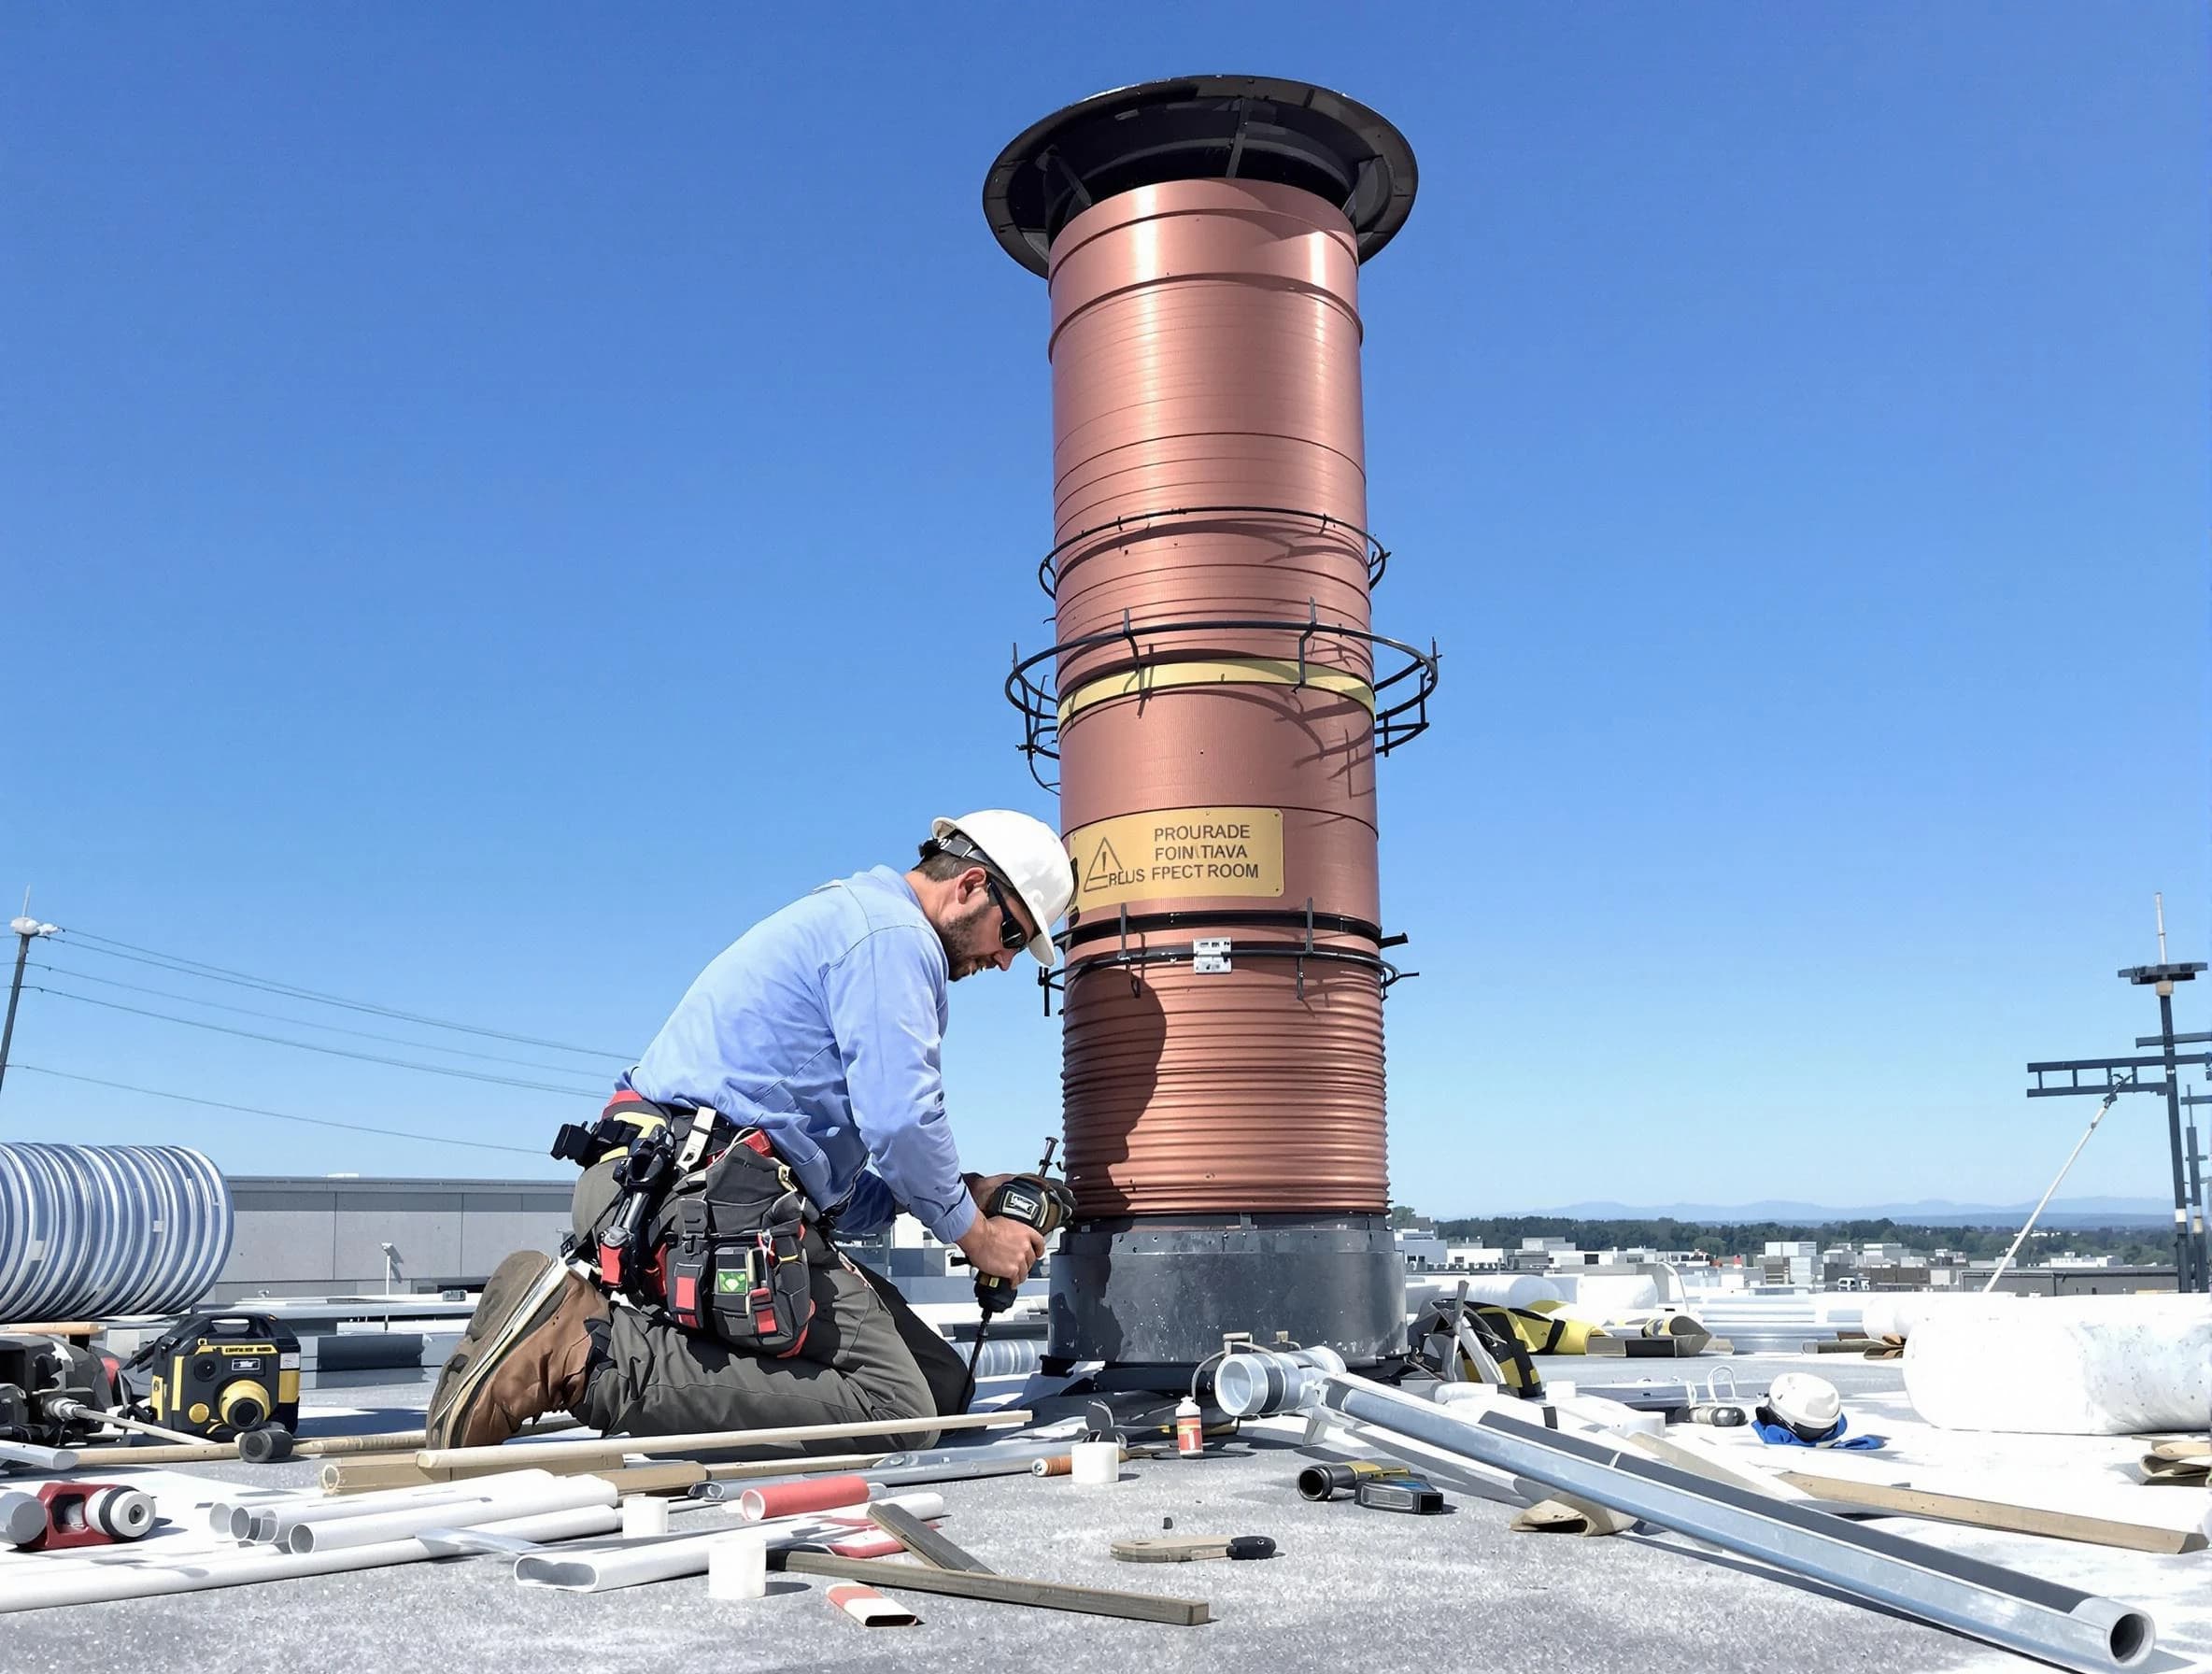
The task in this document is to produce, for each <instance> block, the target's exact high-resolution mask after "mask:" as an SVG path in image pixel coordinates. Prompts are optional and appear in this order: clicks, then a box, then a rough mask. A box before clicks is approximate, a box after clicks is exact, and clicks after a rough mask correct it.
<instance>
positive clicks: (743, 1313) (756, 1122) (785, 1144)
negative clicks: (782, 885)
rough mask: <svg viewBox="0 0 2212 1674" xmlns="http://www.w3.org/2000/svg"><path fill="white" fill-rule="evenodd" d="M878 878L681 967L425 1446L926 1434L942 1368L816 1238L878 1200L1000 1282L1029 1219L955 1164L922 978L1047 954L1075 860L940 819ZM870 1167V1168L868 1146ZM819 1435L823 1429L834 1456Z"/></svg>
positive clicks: (856, 1225) (904, 1439)
mask: <svg viewBox="0 0 2212 1674" xmlns="http://www.w3.org/2000/svg"><path fill="white" fill-rule="evenodd" d="M931 830H932V834H931V836H930V838H929V842H927V843H925V844H922V851H921V858H920V860H919V861H918V863H917V864H915V866H914V867H913V868H912V869H911V870H909V871H908V872H904V873H903V874H901V873H900V872H896V871H894V870H892V869H891V868H890V867H887V866H879V867H876V868H874V869H873V870H872V871H869V872H860V873H858V875H856V876H853V877H849V878H844V879H840V880H839V881H837V882H835V883H831V884H825V885H824V886H823V887H821V888H819V889H816V890H815V891H814V892H813V893H812V894H810V895H807V896H804V897H802V898H801V900H799V901H795V902H793V903H792V904H791V905H790V906H787V907H786V908H785V909H783V911H781V912H779V913H776V914H774V915H772V916H770V917H768V918H766V919H763V920H762V921H761V922H760V923H759V924H757V925H755V926H754V927H753V928H752V929H750V930H748V931H746V932H745V934H744V936H742V937H740V938H739V939H738V941H737V942H736V943H733V944H732V945H731V946H730V947H729V948H728V949H726V950H725V951H724V952H723V953H722V954H721V956H720V957H719V958H716V960H715V961H714V962H713V963H712V964H710V965H709V966H708V967H707V968H706V970H705V971H704V972H702V973H701V974H700V977H699V980H698V981H696V982H695V983H693V984H692V985H691V987H690V989H689V991H688V993H686V994H685V996H684V998H683V999H682V1000H680V1001H679V1002H678V1003H677V1005H676V1009H675V1011H674V1014H673V1015H671V1016H670V1018H669V1020H668V1021H667V1023H665V1024H664V1025H662V1027H661V1029H660V1032H659V1034H658V1035H656V1036H655V1037H654V1039H653V1042H652V1044H651V1045H650V1046H648V1047H647V1048H646V1049H645V1057H643V1058H641V1059H640V1060H639V1062H638V1064H637V1067H636V1068H635V1069H633V1070H631V1071H630V1072H629V1073H628V1074H626V1075H624V1076H623V1077H622V1078H621V1081H620V1082H619V1084H618V1085H617V1089H616V1093H615V1097H614V1099H612V1100H611V1101H610V1102H609V1103H608V1105H607V1107H606V1110H605V1112H604V1113H603V1114H602V1116H601V1117H600V1120H599V1122H598V1123H597V1124H595V1125H594V1126H592V1127H590V1128H581V1127H571V1128H564V1129H562V1135H561V1139H560V1142H558V1143H557V1144H556V1146H555V1149H554V1155H556V1156H566V1157H569V1158H571V1159H573V1160H575V1161H577V1162H579V1163H584V1164H587V1165H588V1166H587V1167H586V1169H585V1172H584V1177H583V1179H582V1180H581V1181H579V1182H578V1183H577V1186H576V1192H575V1202H574V1232H575V1236H574V1243H573V1245H572V1247H571V1258H570V1259H567V1260H560V1259H556V1258H554V1257H552V1256H545V1255H542V1254H539V1253H537V1252H535V1251H524V1252H521V1253H519V1254H517V1255H514V1256H508V1257H507V1258H506V1259H505V1260H504V1261H503V1262H502V1263H500V1265H499V1268H498V1270H496V1271H495V1272H494V1273H493V1274H492V1276H491V1278H490V1281H489V1283H488V1284H486V1285H485V1286H484V1295H483V1298H482V1299H481V1300H480V1301H479V1302H478V1303H477V1305H476V1311H475V1314H474V1316H473V1317H472V1318H471V1319H470V1321H469V1325H468V1329H467V1331H466V1332H465V1333H464V1334H463V1336H462V1337H461V1342H460V1344H459V1346H458V1348H457V1349H456V1350H455V1352H454V1355H453V1356H452V1358H450V1359H449V1360H447V1363H446V1366H445V1369H444V1370H443V1372H441V1373H440V1375H439V1378H438V1383H437V1387H436V1389H435V1390H433V1391H432V1395H431V1401H430V1414H429V1426H428V1428H429V1442H430V1445H431V1446H432V1447H452V1446H461V1447H466V1446H476V1445H480V1444H484V1443H489V1442H498V1441H504V1440H506V1439H507V1438H508V1437H510V1436H512V1435H514V1434H515V1432H516V1431H517V1430H518V1429H519V1428H521V1427H522V1426H523V1425H525V1424H527V1423H528V1422H529V1421H530V1420H532V1418H535V1417H537V1416H538V1415H539V1414H541V1413H545V1412H555V1411H566V1412H573V1413H574V1415H575V1416H576V1417H577V1418H578V1419H580V1420H581V1421H583V1422H584V1423H585V1424H587V1425H588V1426H591V1427H592V1428H593V1429H596V1430H599V1431H601V1432H603V1433H608V1434H612V1433H615V1432H626V1433H628V1434H631V1435H637V1436H650V1435H668V1434H672V1433H674V1432H678V1431H688V1430H727V1429H756V1428H770V1427H778V1426H796V1425H818V1424H840V1423H849V1422H858V1421H869V1420H878V1421H895V1420H899V1419H905V1418H912V1419H915V1420H917V1421H918V1422H917V1423H916V1424H915V1429H914V1431H913V1432H912V1433H911V1434H909V1435H903V1436H900V1437H896V1438H891V1439H888V1440H885V1441H884V1442H883V1444H882V1445H884V1446H885V1447H886V1448H888V1447H892V1446H894V1445H898V1446H905V1447H917V1446H927V1445H928V1444H929V1440H930V1439H931V1437H932V1435H933V1430H932V1427H931V1426H930V1425H929V1423H928V1421H929V1419H931V1418H934V1417H936V1416H938V1415H940V1414H944V1413H949V1412H956V1411H957V1410H958V1408H959V1406H960V1404H961V1403H962V1402H963V1401H964V1400H965V1398H966V1392H967V1391H966V1368H965V1366H964V1364H963V1363H962V1361H961V1358H960V1356H959V1355H957V1354H956V1353H955V1352H954V1351H953V1349H952V1347H951V1345H950V1344H949V1343H947V1342H946V1341H944V1340H943V1338H941V1337H940V1336H939V1335H938V1334H937V1333H936V1332H935V1331H933V1330H931V1329H930V1328H929V1326H926V1325H924V1324H923V1323H922V1322H921V1321H920V1320H919V1319H917V1318H915V1313H914V1311H913V1310H912V1309H910V1308H909V1307H908V1306H907V1305H906V1301H905V1299H904V1298H902V1297H900V1294H899V1293H898V1291H897V1290H896V1289H895V1288H893V1286H892V1285H891V1284H890V1282H889V1281H888V1280H886V1279H884V1278H881V1277H879V1276H878V1275H876V1274H875V1273H872V1272H871V1271H869V1270H867V1269H865V1268H863V1267H861V1266H859V1265H858V1263H856V1262H854V1261H852V1260H850V1259H849V1258H847V1257H846V1256H844V1255H843V1254H842V1253H841V1252H840V1251H839V1250H838V1248H837V1245H836V1242H835V1234H836V1233H837V1232H841V1231H842V1232H844V1233H851V1234H861V1233H869V1232H873V1231H876V1230H877V1229H879V1228H881V1227H886V1226H887V1225H888V1224H889V1223H890V1222H891V1220H892V1219H893V1218H894V1217H895V1216H896V1215H897V1214H898V1213H900V1211H901V1210H904V1211H905V1212H907V1213H911V1214H913V1215H915V1217H917V1218H918V1219H919V1220H920V1221H921V1222H922V1224H923V1225H924V1226H925V1227H928V1228H929V1230H930V1231H931V1232H932V1233H934V1234H935V1235H936V1236H937V1237H938V1238H939V1239H941V1240H943V1241H944V1242H946V1243H949V1244H957V1245H958V1246H959V1248H960V1249H961V1250H962V1251H963V1252H964V1253H965V1254H966V1255H967V1256H968V1259H969V1260H970V1261H971V1263H973V1264H974V1266H975V1268H976V1270H978V1271H979V1272H984V1273H990V1274H993V1275H995V1276H997V1277H999V1278H1001V1279H1006V1280H1010V1281H1012V1282H1014V1283H1015V1284H1019V1283H1020V1282H1021V1280H1022V1279H1023V1278H1025V1277H1026V1276H1027V1275H1028V1271H1029V1269H1030V1268H1031V1267H1032V1266H1033V1265H1034V1264H1035V1262H1036V1260H1037V1258H1038V1256H1041V1255H1042V1254H1043V1240H1042V1238H1041V1237H1040V1236H1039V1235H1038V1234H1037V1232H1036V1231H1035V1230H1034V1229H1033V1228H1031V1227H1027V1226H1025V1225H1023V1224H1022V1223H1020V1222H1019V1221H1014V1220H1010V1219H1006V1218H1004V1217H1000V1216H992V1215H985V1214H984V1213H983V1212H982V1207H981V1206H982V1204H983V1203H984V1202H985V1201H987V1200H988V1199H989V1198H990V1196H991V1193H992V1191H993V1190H994V1189H995V1188H996V1186H997V1185H999V1184H1000V1182H1001V1181H1003V1180H1004V1179H1006V1178H1007V1176H1005V1175H996V1176H992V1177H990V1178H987V1179H985V1178H979V1177H978V1176H975V1175H972V1174H969V1175H963V1174H962V1173H961V1171H960V1166H959V1159H958V1153H957V1149H956V1148H955V1146H954V1143H953V1136H952V1131H951V1129H950V1128H948V1127H947V1126H946V1123H945V1114H944V1088H943V1082H942V1080H941V1078H940V1075H939V1070H938V1052H939V1044H940V1042H941V1040H942V1038H943V1031H944V1027H945V1019H946V986H947V984H949V983H954V982H957V981H959V980H960V979H961V978H962V977H965V976H971V975H972V974H974V973H975V972H979V971H985V970H991V969H996V970H1000V971H1004V970H1006V969H1008V968H1009V967H1010V966H1012V964H1013V963H1014V959H1015V958H1016V957H1017V956H1018V955H1019V954H1020V953H1021V952H1022V951H1023V950H1024V949H1025V948H1026V949H1027V950H1028V952H1029V953H1030V954H1031V955H1032V956H1034V957H1035V958H1037V959H1038V960H1039V961H1040V962H1041V963H1042V964H1043V965H1045V966H1046V967H1048V968H1049V967H1050V966H1051V964H1052V962H1053V944H1052V939H1051V935H1050V930H1051V927H1052V925H1053V923H1054V921H1055V920H1056V919H1058V918H1059V917H1060V915H1062V914H1064V913H1065V912H1066V911H1067V910H1068V905H1069V902H1070V901H1071V899H1072V898H1073V895H1074V892H1075V880H1074V874H1073V872H1072V870H1071V867H1070V864H1069V860H1068V857H1067V855H1066V853H1065V851H1063V850H1062V848H1061V847H1060V843H1059V839H1058V838H1057V837H1056V836H1055V835H1054V833H1053V831H1052V829H1051V828H1050V827H1049V826H1046V825H1045V824H1043V823H1042V821H1040V820H1035V819H1032V818H1030V817H1029V816H1028V815H1026V814H1014V813H1011V812H1008V811H1006V810H1004V809H988V810H985V811H984V812H982V813H978V814H971V815H970V816H967V817H966V818H964V819H957V820H950V819H940V820H938V821H936V822H935V824H934V826H933V827H932V829H931ZM871 1165H872V1166H871ZM839 1445H841V1444H838V1443H826V1444H825V1447H826V1448H828V1449H829V1450H830V1451H834V1450H835V1449H836V1448H837V1447H838V1446H839Z"/></svg>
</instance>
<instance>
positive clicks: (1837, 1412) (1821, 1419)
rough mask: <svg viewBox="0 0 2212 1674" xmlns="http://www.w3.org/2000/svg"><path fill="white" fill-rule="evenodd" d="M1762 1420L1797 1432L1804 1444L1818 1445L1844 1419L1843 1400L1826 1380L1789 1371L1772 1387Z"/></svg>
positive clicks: (1761, 1408)
mask: <svg viewBox="0 0 2212 1674" xmlns="http://www.w3.org/2000/svg"><path fill="white" fill-rule="evenodd" d="M1759 1416H1760V1417H1761V1418H1762V1419H1764V1420H1765V1422H1766V1423H1768V1424H1779V1425H1780V1426H1782V1427H1783V1428H1784V1429H1789V1430H1794V1431H1795V1432H1796V1433H1797V1438H1798V1440H1801V1441H1817V1440H1820V1439H1821V1438H1822V1437H1823V1436H1825V1435H1827V1434H1828V1432H1829V1431H1831V1430H1833V1429H1834V1428H1835V1427H1836V1420H1837V1419H1839V1418H1841V1417H1842V1416H1843V1397H1841V1396H1840V1395H1838V1394H1836V1385H1835V1384H1833V1383H1829V1382H1828V1380H1827V1379H1826V1378H1816V1377H1814V1376H1813V1375H1812V1373H1810V1372H1808V1371H1786V1372H1784V1373H1782V1375H1781V1376H1780V1377H1779V1378H1777V1379H1775V1381H1774V1382H1773V1383H1772V1384H1770V1385H1769V1386H1768V1388H1767V1391H1766V1399H1765V1401H1763V1402H1761V1403H1760V1407H1759Z"/></svg>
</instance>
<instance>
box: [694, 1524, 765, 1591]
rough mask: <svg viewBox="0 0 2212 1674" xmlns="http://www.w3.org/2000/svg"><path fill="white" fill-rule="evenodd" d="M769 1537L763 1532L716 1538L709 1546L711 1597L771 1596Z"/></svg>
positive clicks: (708, 1584) (707, 1585)
mask: <svg viewBox="0 0 2212 1674" xmlns="http://www.w3.org/2000/svg"><path fill="white" fill-rule="evenodd" d="M768 1539H769V1538H768V1536H767V1535H765V1534H763V1533H761V1532H760V1531H759V1529H744V1530H741V1531H740V1532H738V1533H737V1534H734V1535H716V1536H715V1537H714V1538H713V1539H710V1540H709V1541H708V1542H707V1547H706V1596H708V1597H709V1598H765V1597H767V1596H768Z"/></svg>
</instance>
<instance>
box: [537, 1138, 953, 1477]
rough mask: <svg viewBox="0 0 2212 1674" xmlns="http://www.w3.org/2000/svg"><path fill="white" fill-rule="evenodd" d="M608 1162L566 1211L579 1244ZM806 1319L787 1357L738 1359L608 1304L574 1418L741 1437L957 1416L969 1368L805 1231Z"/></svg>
mask: <svg viewBox="0 0 2212 1674" xmlns="http://www.w3.org/2000/svg"><path fill="white" fill-rule="evenodd" d="M614 1174H615V1164H614V1161H613V1159H609V1160H608V1161H606V1162H603V1163H601V1164H599V1165H598V1166H596V1167H594V1168H591V1169H588V1170H585V1173H584V1177H583V1178H582V1179H581V1180H579V1181H578V1182H577V1183H576V1192H575V1199H574V1204H573V1207H572V1215H573V1219H574V1227H575V1232H576V1241H577V1243H578V1245H579V1246H584V1245H587V1244H588V1242H589V1241H590V1234H591V1230H592V1228H593V1227H596V1226H597V1225H598V1223H599V1217H600V1215H601V1214H602V1213H603V1212H604V1211H605V1209H606V1206H607V1204H608V1203H609V1202H611V1201H612V1200H613V1199H614V1195H615V1183H614ZM806 1261H807V1274H808V1283H809V1285H810V1287H811V1294H812V1297H813V1299H814V1305H815V1314H814V1323H813V1324H812V1325H811V1326H809V1327H808V1329H807V1333H806V1341H805V1343H804V1344H803V1345H802V1346H801V1349H800V1351H799V1353H798V1354H796V1355H792V1356H791V1357H790V1358H788V1359H783V1360H779V1359H773V1358H770V1357H769V1356H767V1355H756V1354H751V1353H748V1352H747V1351H746V1350H744V1349H740V1348H733V1347H731V1346H730V1344H728V1343H725V1342H722V1341H718V1340H716V1339H715V1338H712V1337H708V1336H704V1335H702V1334H701V1333H698V1332H692V1331H685V1330H682V1329H680V1328H678V1327H677V1326H674V1325H671V1324H668V1323H667V1322H666V1321H663V1320H660V1319H658V1318H655V1317H653V1316H650V1315H647V1314H644V1313H641V1312H638V1311H637V1310H636V1309H634V1308H627V1307H622V1306H617V1308H616V1309H615V1311H614V1320H613V1323H612V1325H611V1326H610V1327H609V1331H608V1352H609V1355H610V1357H611V1360H612V1364H611V1365H608V1366H604V1367H603V1368H601V1369H599V1370H597V1371H596V1372H594V1373H593V1374H592V1377H591V1381H590V1382H589V1383H588V1384H587V1385H586V1387H585V1391H584V1398H583V1401H582V1402H581V1404H580V1405H578V1407H577V1408H576V1410H575V1416H576V1417H577V1418H579V1419H581V1420H582V1421H583V1422H584V1423H586V1424H588V1425H590V1426H592V1427H593V1428H595V1429H597V1430H600V1431H601V1432H603V1433H612V1432H614V1431H617V1430H619V1431H624V1432H627V1433H628V1434H630V1435H632V1436H668V1435H674V1434H677V1433H679V1432H682V1431H686V1430H751V1429H768V1428H778V1427H781V1426H787V1425H815V1424H852V1423H859V1422H864V1421H866V1420H870V1419H886V1420H887V1419H900V1418H920V1419H927V1418H932V1417H936V1416H938V1415H939V1414H941V1413H949V1412H956V1411H957V1410H958V1406H959V1401H960V1397H961V1392H962V1389H963V1387H964V1385H965V1383H966V1382H967V1374H968V1368H967V1363H966V1362H965V1361H964V1360H963V1359H962V1358H961V1357H960V1355H958V1354H957V1353H956V1352H955V1351H954V1349H953V1347H952V1345H951V1344H950V1343H948V1342H946V1341H944V1339H943V1338H942V1337H940V1336H939V1335H938V1334H937V1333H936V1332H935V1331H933V1330H931V1329H930V1328H929V1326H926V1325H924V1324H923V1323H922V1322H921V1321H920V1320H919V1319H917V1318H916V1317H915V1312H914V1310H913V1309H911V1308H909V1307H908V1306H907V1305H906V1298H903V1297H901V1296H900V1294H899V1292H898V1290H897V1289H896V1288H895V1287H894V1286H893V1285H892V1284H891V1282H890V1281H889V1280H888V1279H884V1278H879V1277H878V1276H877V1275H875V1274H874V1273H872V1272H870V1271H869V1270H867V1269H866V1268H864V1267H862V1266H860V1264H859V1263H858V1262H856V1261H850V1260H848V1259H846V1257H844V1256H842V1255H840V1254H839V1253H838V1252H837V1251H836V1250H835V1249H834V1248H832V1247H831V1245H830V1241H828V1240H827V1239H825V1238H824V1237H823V1236H822V1235H821V1233H820V1232H819V1231H818V1230H816V1229H815V1228H813V1227H809V1228H808V1230H807V1234H806ZM935 1438H936V1432H935V1431H933V1430H932V1429H930V1428H929V1426H927V1425H926V1424H924V1425H917V1426H915V1429H913V1430H912V1431H908V1432H902V1433H900V1435H896V1436H889V1437H882V1438H869V1439H867V1440H827V1441H821V1442H816V1443H813V1444H811V1445H807V1446H804V1447H801V1449H800V1450H799V1451H801V1452H802V1453H812V1454H834V1453H893V1452H900V1451H903V1450H906V1449H910V1448H917V1447H928V1446H929V1444H930V1443H931V1442H932V1441H933V1440H935Z"/></svg>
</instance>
